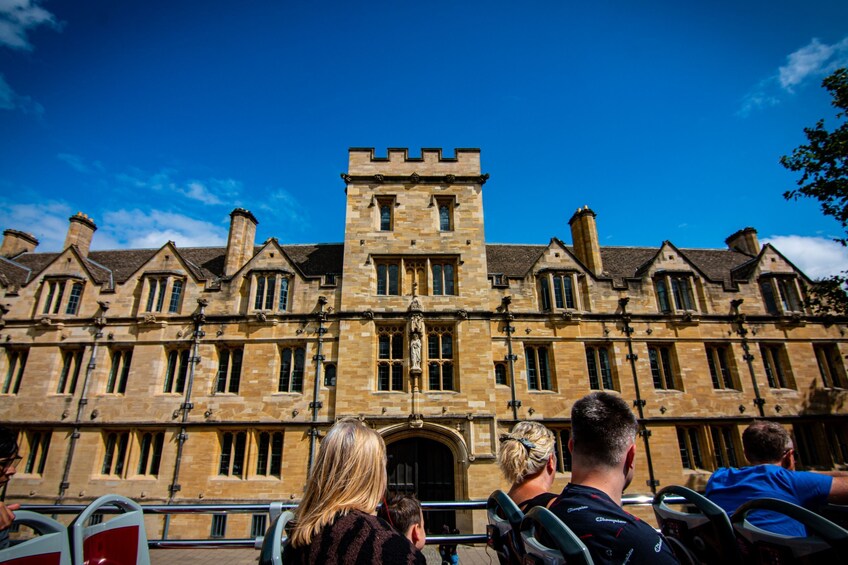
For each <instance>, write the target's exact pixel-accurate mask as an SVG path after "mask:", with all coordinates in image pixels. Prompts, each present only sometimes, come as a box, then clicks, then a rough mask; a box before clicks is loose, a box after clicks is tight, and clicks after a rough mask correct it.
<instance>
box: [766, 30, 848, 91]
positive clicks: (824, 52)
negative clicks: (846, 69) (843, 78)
mask: <svg viewBox="0 0 848 565" xmlns="http://www.w3.org/2000/svg"><path fill="white" fill-rule="evenodd" d="M786 60H787V63H786V65H784V66H782V67H780V69H778V77H779V78H780V86H781V87H782V88H783V89H784V90H786V91H788V92H792V87H794V86H798V85H799V84H801V83H802V82H804V80H806V79H807V78H810V77H820V76H824V75H826V74H828V73H830V72H832V71H833V70H835V69H836V68H837V67H840V66H842V65H844V64H845V62H846V60H848V37H846V38H844V39H843V40H842V41H839V42H837V43H834V44H833V45H827V44H825V43H822V42H820V41H819V40H818V39H817V38H813V40H812V41H810V43H808V44H807V45H805V46H804V47H801V48H800V49H798V50H797V51H795V52H794V53H790V54H789V56H788V57H786Z"/></svg>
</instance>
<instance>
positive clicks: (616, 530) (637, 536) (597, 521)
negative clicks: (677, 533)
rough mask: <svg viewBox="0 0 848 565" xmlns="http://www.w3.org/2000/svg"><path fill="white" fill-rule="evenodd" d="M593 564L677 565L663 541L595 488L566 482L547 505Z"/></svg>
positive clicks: (646, 525) (675, 559)
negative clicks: (581, 544) (581, 545)
mask: <svg viewBox="0 0 848 565" xmlns="http://www.w3.org/2000/svg"><path fill="white" fill-rule="evenodd" d="M551 512H553V513H554V514H556V515H557V517H559V519H560V520H562V521H563V522H564V523H565V525H566V526H568V527H569V528H571V531H573V532H574V533H575V534H576V535H577V537H579V538H580V540H581V541H582V542H583V543H584V544H586V547H587V548H589V553H591V554H592V559H593V560H594V561H595V563H617V564H618V563H628V564H638V563H645V564H650V565H664V564H674V563H678V561H677V558H676V557H675V556H674V554H673V553H672V551H671V547H669V545H668V543H666V540H665V538H664V537H663V536H662V535H661V534H659V533H658V532H657V531H656V530H655V529H654V528H652V527H651V526H650V525H648V524H646V523H645V522H643V521H642V520H640V519H639V518H637V517H636V516H633V515H632V514H630V513H629V512H625V511H624V510H623V509H622V508H621V507H620V506H619V505H618V504H616V503H615V502H614V501H613V500H612V499H611V498H610V497H609V496H607V494H606V493H605V492H603V491H600V490H598V489H596V488H592V487H587V486H583V485H574V484H571V483H569V484H568V485H567V486H566V487H565V489H564V490H563V491H562V494H561V495H560V496H559V498H558V499H557V500H556V501H555V502H554V503H553V505H552V506H551Z"/></svg>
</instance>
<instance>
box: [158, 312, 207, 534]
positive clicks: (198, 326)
mask: <svg viewBox="0 0 848 565" xmlns="http://www.w3.org/2000/svg"><path fill="white" fill-rule="evenodd" d="M197 305H198V306H199V308H198V310H197V312H196V313H195V314H194V316H192V319H193V320H194V332H193V333H192V336H191V356H190V358H189V366H188V382H187V383H186V388H185V398H184V400H183V403H182V404H181V405H180V407H179V408H178V409H177V410H176V411H175V412H174V413H175V414H176V413H177V412H180V413H182V416H181V418H180V424H181V427H180V433H179V435H178V436H177V459H176V461H175V462H174V479H173V481H171V484H170V485H168V504H173V502H174V497H175V496H176V495H177V493H178V492H180V489H181V488H182V487H181V486H180V482H179V479H180V464H181V463H182V460H183V447H184V446H185V442H186V441H187V440H188V428H187V427H186V423H187V422H188V415H189V412H191V409H192V408H194V404H192V403H191V389H192V387H193V385H194V368H195V365H197V364H198V363H199V362H200V355H198V350H199V348H200V340H201V339H203V338H204V337H205V336H206V332H205V331H203V324H204V323H206V314H205V313H204V309H205V308H206V307H207V306H208V305H209V301H208V300H206V299H205V298H198V299H197ZM170 525H171V515H170V514H166V515H165V524H164V527H163V529H162V539H168V528H169V526H170Z"/></svg>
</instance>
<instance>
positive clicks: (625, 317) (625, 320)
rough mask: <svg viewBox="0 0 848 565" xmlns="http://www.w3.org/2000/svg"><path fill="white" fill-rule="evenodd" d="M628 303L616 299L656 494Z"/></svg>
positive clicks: (656, 482) (650, 474)
mask: <svg viewBox="0 0 848 565" xmlns="http://www.w3.org/2000/svg"><path fill="white" fill-rule="evenodd" d="M628 302H630V298H628V297H626V296H625V297H623V298H619V299H618V305H619V307H620V308H621V320H622V324H623V325H624V335H626V336H627V360H628V361H630V371H631V373H632V374H633V386H634V388H635V389H636V400H635V401H633V405H634V406H636V410H637V411H638V412H639V423H640V424H641V425H642V429H641V430H639V435H640V436H642V440H643V441H644V442H645V459H646V460H647V462H648V481H647V485H648V486H649V487H650V488H651V492H652V493H654V494H656V493H657V487H658V486H660V482H659V481H658V480H657V479H656V478H655V476H654V461H653V458H652V457H651V441H650V439H649V438H650V437H651V430H649V429H648V427H647V426H646V425H645V412H644V408H645V404H646V402H645V400H644V399H643V398H642V394H641V393H640V391H639V379H638V378H637V376H636V360H637V359H638V358H639V356H638V355H636V354H635V353H633V332H634V331H635V330H634V328H633V327H632V326H631V325H630V320H631V318H630V314H628V313H627V303H628Z"/></svg>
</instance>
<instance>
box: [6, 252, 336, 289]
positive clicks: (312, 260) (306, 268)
mask: <svg viewBox="0 0 848 565" xmlns="http://www.w3.org/2000/svg"><path fill="white" fill-rule="evenodd" d="M281 247H282V249H283V251H284V252H285V253H286V255H288V257H289V258H290V259H291V260H292V261H293V262H294V263H295V264H296V265H297V267H298V268H299V269H300V270H301V272H302V273H303V274H304V276H307V277H320V276H322V275H324V274H326V273H336V274H340V273H341V272H342V260H343V258H344V245H343V244H341V243H329V244H326V243H325V244H315V245H283V246H281ZM259 249H260V246H256V247H255V248H254V252H256V251H258V250H259ZM176 250H177V253H178V254H179V256H180V257H181V258H182V259H183V260H184V261H185V263H186V267H187V268H188V269H189V270H190V271H191V273H192V275H193V276H194V277H196V278H198V279H200V280H214V279H216V278H219V277H221V276H223V273H224V255H225V253H226V248H225V247H184V248H179V247H178V248H176ZM158 251H159V250H158V249H114V250H109V251H91V252H90V253H89V255H88V258H87V259H86V260H85V263H86V266H87V268H88V269H89V272H90V273H91V275H92V277H93V278H94V280H95V281H96V282H97V283H98V284H105V285H107V286H109V285H112V284H116V285H117V284H122V283H124V282H126V281H127V280H128V279H129V278H130V276H132V274H133V273H135V272H136V271H138V270H139V269H140V268H141V267H142V265H144V264H145V263H146V262H147V261H149V260H150V258H151V257H153V255H155V254H156V253H157V252H158ZM58 256H59V253H23V254H21V255H19V256H18V257H16V258H15V259H4V258H0V277H2V278H0V283H2V284H7V285H8V284H16V285H23V284H25V283H26V282H27V280H28V278H27V277H28V275H29V277H30V278H32V277H35V276H36V275H37V274H38V273H40V272H41V271H42V270H43V269H44V268H45V267H47V266H48V265H49V264H50V263H51V262H52V261H53V260H54V259H56V257H58Z"/></svg>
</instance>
